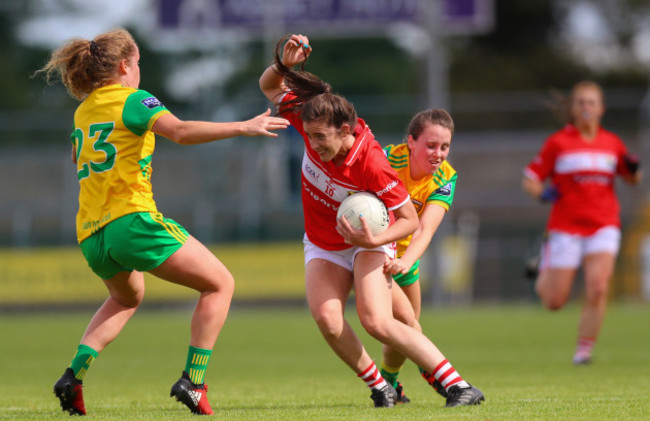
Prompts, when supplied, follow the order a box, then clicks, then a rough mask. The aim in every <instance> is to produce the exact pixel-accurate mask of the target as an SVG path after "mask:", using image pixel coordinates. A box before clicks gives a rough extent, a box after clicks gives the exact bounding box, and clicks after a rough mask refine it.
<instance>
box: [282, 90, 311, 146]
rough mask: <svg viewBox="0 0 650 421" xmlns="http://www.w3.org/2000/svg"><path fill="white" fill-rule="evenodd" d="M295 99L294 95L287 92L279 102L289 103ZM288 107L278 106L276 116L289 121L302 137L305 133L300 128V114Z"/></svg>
mask: <svg viewBox="0 0 650 421" xmlns="http://www.w3.org/2000/svg"><path fill="white" fill-rule="evenodd" d="M295 98H296V95H295V94H294V93H293V92H292V91H288V92H285V93H284V95H282V97H280V101H291V100H292V99H295ZM289 107H290V106H289V105H284V106H279V108H278V114H279V115H280V116H282V117H284V118H286V119H287V120H289V123H291V125H292V126H293V127H294V129H296V130H297V131H298V132H299V133H300V134H301V135H303V136H304V135H305V131H304V129H303V127H302V119H301V118H300V113H299V112H298V110H297V109H291V108H289Z"/></svg>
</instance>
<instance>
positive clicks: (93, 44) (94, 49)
mask: <svg viewBox="0 0 650 421" xmlns="http://www.w3.org/2000/svg"><path fill="white" fill-rule="evenodd" d="M90 54H93V55H95V54H97V43H96V42H95V41H90Z"/></svg>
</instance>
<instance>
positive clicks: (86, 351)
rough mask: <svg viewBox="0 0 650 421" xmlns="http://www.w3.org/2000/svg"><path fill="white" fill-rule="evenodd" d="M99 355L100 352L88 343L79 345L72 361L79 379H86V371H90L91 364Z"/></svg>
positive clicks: (71, 366)
mask: <svg viewBox="0 0 650 421" xmlns="http://www.w3.org/2000/svg"><path fill="white" fill-rule="evenodd" d="M97 355H99V353H98V352H97V351H95V350H94V349H92V348H91V347H89V346H88V345H83V344H79V346H78V347H77V353H76V354H75V356H74V358H73V359H72V362H71V363H70V368H71V369H72V371H74V376H75V378H76V379H77V380H83V379H84V376H85V375H86V371H88V368H89V367H90V364H92V363H93V361H95V358H97Z"/></svg>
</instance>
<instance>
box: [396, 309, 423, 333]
mask: <svg viewBox="0 0 650 421" xmlns="http://www.w3.org/2000/svg"><path fill="white" fill-rule="evenodd" d="M393 317H395V319H396V320H399V321H400V322H402V323H404V324H405V325H408V326H411V327H412V328H416V329H419V327H420V324H419V323H418V320H417V318H416V317H415V313H414V312H413V311H399V312H394V314H393Z"/></svg>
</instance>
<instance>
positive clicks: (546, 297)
mask: <svg viewBox="0 0 650 421" xmlns="http://www.w3.org/2000/svg"><path fill="white" fill-rule="evenodd" d="M535 292H537V296H538V297H539V299H540V301H541V302H542V305H543V306H544V307H545V308H546V309H547V310H551V311H557V310H560V309H561V308H562V307H564V305H565V304H566V301H567V297H564V296H563V295H560V294H557V293H554V292H553V291H548V290H546V289H544V288H540V287H539V284H538V285H537V286H536V288H535Z"/></svg>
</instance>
